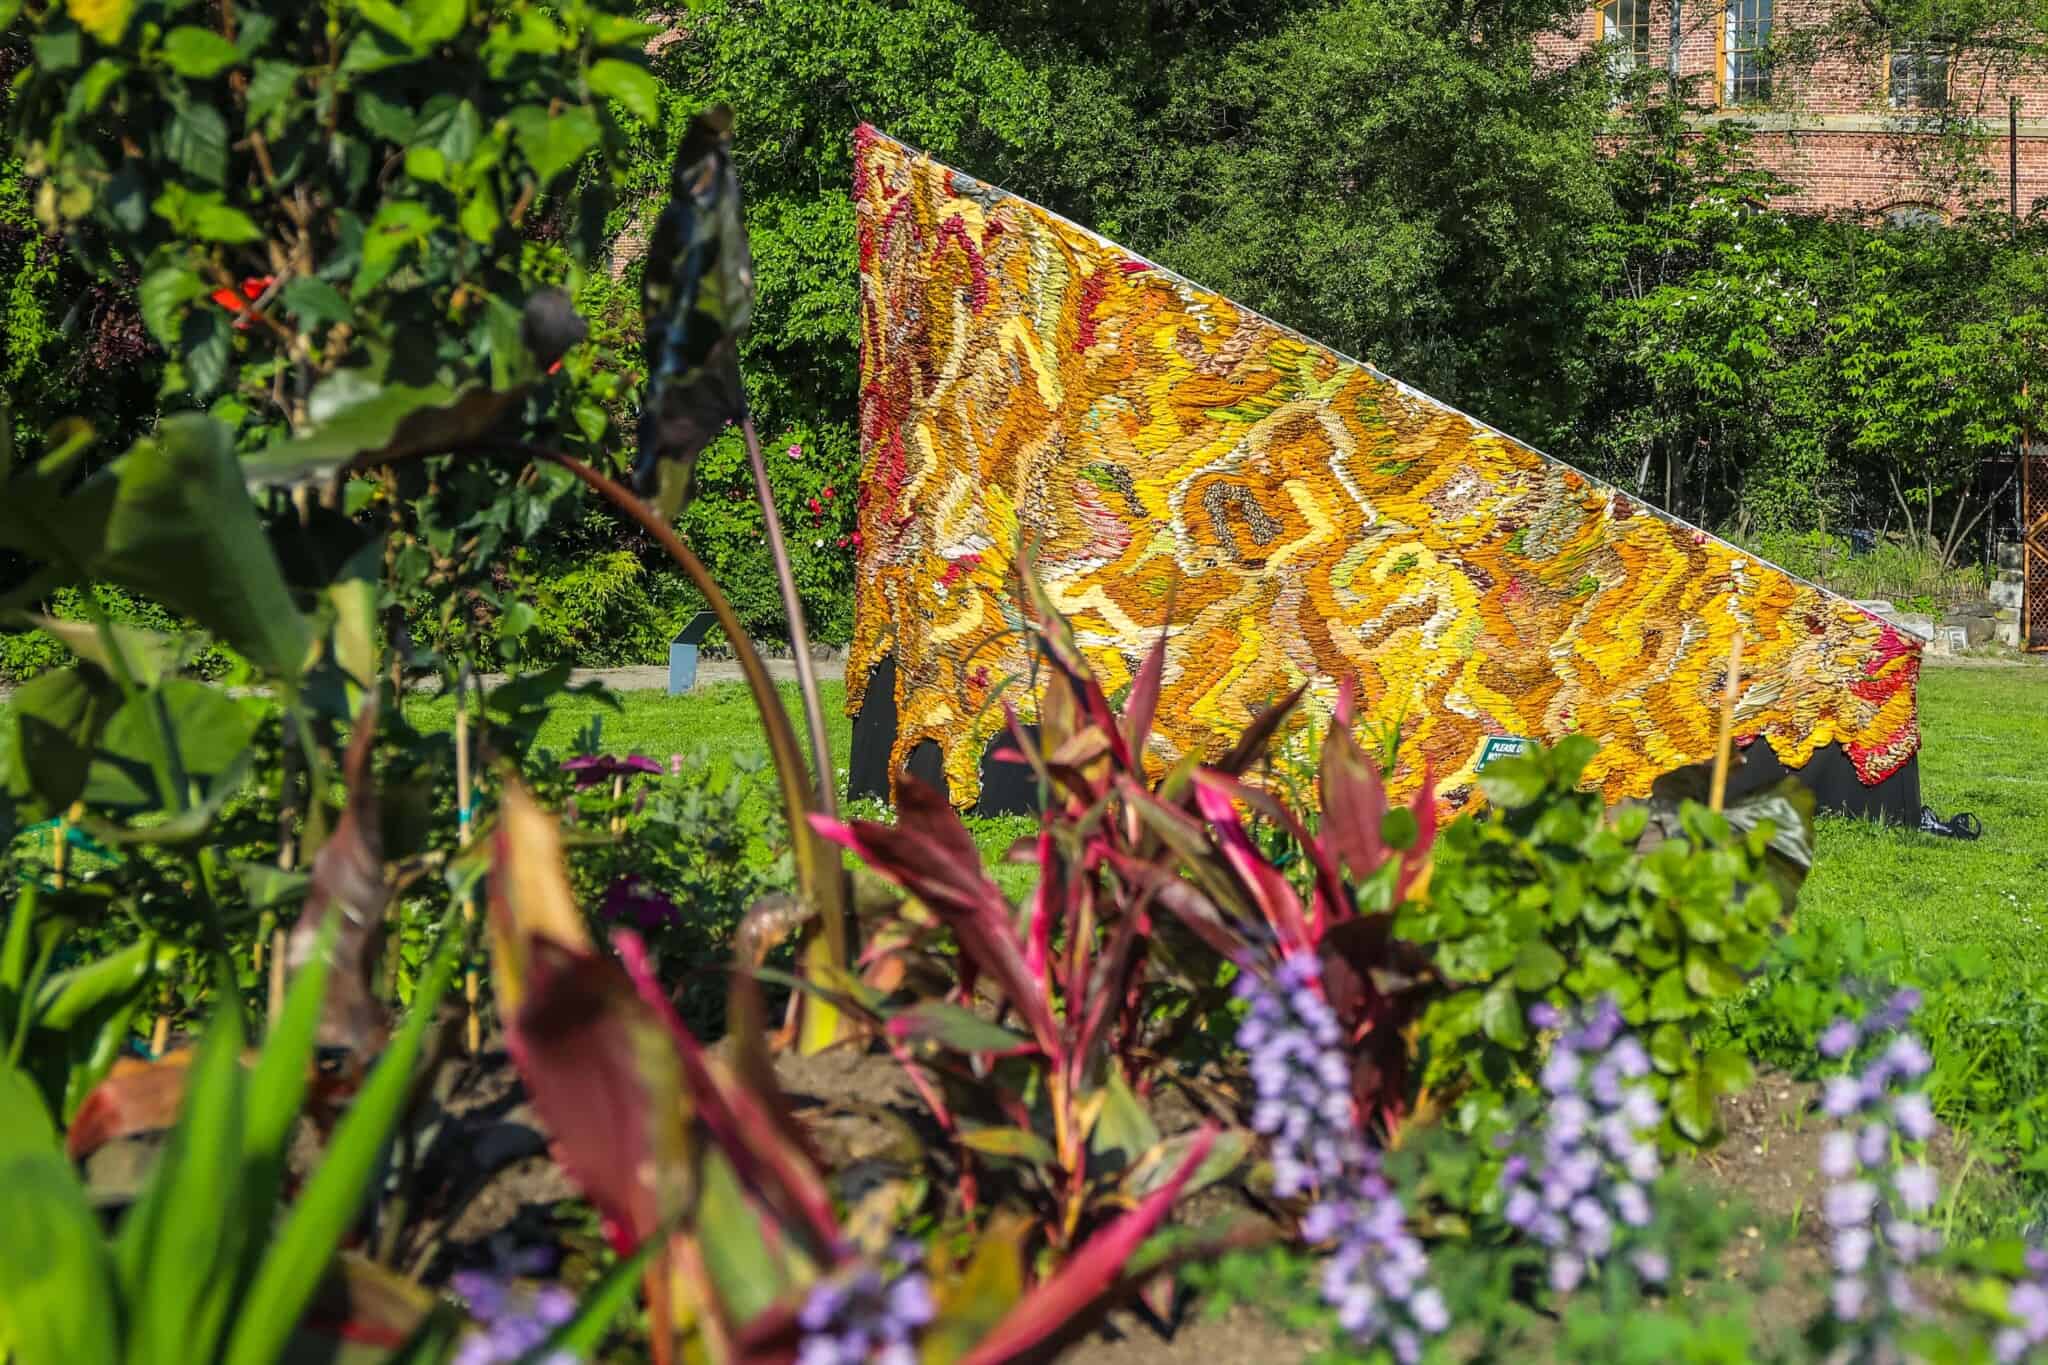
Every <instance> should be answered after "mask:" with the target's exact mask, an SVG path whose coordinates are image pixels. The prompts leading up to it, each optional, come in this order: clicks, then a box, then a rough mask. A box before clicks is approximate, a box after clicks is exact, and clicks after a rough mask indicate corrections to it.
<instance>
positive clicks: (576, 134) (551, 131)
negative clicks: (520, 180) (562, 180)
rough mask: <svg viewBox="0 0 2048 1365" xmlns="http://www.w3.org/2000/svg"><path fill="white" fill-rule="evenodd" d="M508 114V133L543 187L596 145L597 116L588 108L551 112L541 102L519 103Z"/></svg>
mask: <svg viewBox="0 0 2048 1365" xmlns="http://www.w3.org/2000/svg"><path fill="white" fill-rule="evenodd" d="M510 117H511V120H512V136H513V138H514V139H515V140H516V141H517V142H518V144H519V150H520V152H521V154H522V155H524V156H525V157H526V160H527V162H528V163H529V164H531V165H532V167H533V173H534V175H535V176H537V177H538V178H539V180H540V183H541V185H542V186H543V187H546V186H548V185H551V184H552V183H553V182H554V179H555V177H556V176H558V175H560V174H561V173H562V172H563V171H566V170H568V169H569V168H570V167H571V166H574V165H575V164H576V163H577V162H578V161H580V160H582V159H583V157H584V154H585V153H587V152H589V151H590V149H591V148H593V147H595V146H596V145H597V119H596V117H595V116H594V115H593V114H592V113H591V112H590V111H589V110H588V109H564V110H563V111H562V112H561V113H559V114H551V113H549V112H548V110H547V108H546V107H545V106H544V105H538V104H522V105H520V106H519V107H518V108H517V109H514V110H513V111H512V113H511V115H510Z"/></svg>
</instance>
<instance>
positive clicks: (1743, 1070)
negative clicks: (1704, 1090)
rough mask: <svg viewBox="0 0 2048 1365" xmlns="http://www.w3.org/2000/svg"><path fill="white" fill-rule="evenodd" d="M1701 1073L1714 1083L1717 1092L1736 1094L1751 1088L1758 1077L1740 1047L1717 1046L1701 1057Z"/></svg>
mask: <svg viewBox="0 0 2048 1365" xmlns="http://www.w3.org/2000/svg"><path fill="white" fill-rule="evenodd" d="M1700 1074H1701V1075H1703V1076H1705V1077H1706V1078H1707V1079H1708V1081H1710V1082H1711V1083H1712V1084H1713V1087H1714V1090H1715V1092H1716V1093H1718V1094H1722V1095H1734V1094H1738V1093H1740V1092H1741V1091H1744V1090H1747V1089H1748V1088H1749V1083H1750V1082H1751V1081H1753V1080H1755V1079H1756V1068H1755V1067H1754V1066H1752V1065H1751V1064H1750V1060H1749V1058H1748V1057H1746V1056H1744V1055H1743V1054H1742V1052H1741V1051H1740V1050H1739V1049H1737V1048H1733V1047H1717V1048H1715V1049H1714V1050H1713V1051H1712V1052H1709V1053H1708V1054H1707V1055H1706V1056H1705V1057H1704V1058H1703V1059H1701V1061H1700Z"/></svg>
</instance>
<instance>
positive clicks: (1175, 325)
mask: <svg viewBox="0 0 2048 1365" xmlns="http://www.w3.org/2000/svg"><path fill="white" fill-rule="evenodd" d="M856 152H857V155H856V170H855V176H856V180H855V191H854V208H855V214H856V218H857V230H858V237H859V246H860V286H861V310H860V326H861V368H860V383H861V391H860V423H861V447H862V452H863V477H862V486H861V492H860V497H861V502H860V519H859V529H860V538H859V542H858V543H859V559H858V568H857V584H856V606H855V624H854V640H853V647H852V650H851V652H850V655H849V659H848V666H847V705H848V709H849V710H850V711H858V710H859V708H860V706H861V704H862V701H863V694H864V689H865V687H866V685H867V681H868V676H869V674H870V672H871V671H872V670H873V669H874V668H875V666H876V665H877V664H878V663H879V662H880V661H881V660H882V659H883V658H884V657H885V656H887V655H889V654H891V653H893V654H894V655H895V659H896V673H895V676H896V697H895V701H896V708H895V709H896V718H897V732H896V737H895V748H894V752H893V759H894V762H893V763H892V770H893V769H894V768H896V767H900V766H901V765H902V764H903V763H904V762H905V760H906V759H907V757H908V755H909V754H910V752H911V750H912V749H913V748H914V747H915V746H916V745H917V744H919V743H920V742H921V741H923V740H926V739H929V740H933V741H935V742H936V743H937V745H938V747H939V749H940V751H941V753H942V754H943V755H944V760H945V772H946V779H947V785H948V788H949V789H950V792H951V794H952V797H953V800H954V801H955V802H956V803H958V804H969V803H971V802H972V801H973V800H974V798H975V795H976V793H977V791H978V787H979V779H980V773H979V763H980V760H981V756H982V754H983V751H984V747H985V745H986V744H987V742H988V740H989V739H990V738H991V737H992V736H994V735H995V734H997V733H998V732H999V731H1000V730H1001V729H1002V726H1003V717H1002V708H1001V705H1000V702H996V703H993V704H992V703H991V699H992V698H994V697H996V696H997V689H998V688H999V686H1000V685H1001V684H1002V683H1003V682H1004V680H1005V679H1012V678H1018V677H1022V676H1025V675H1026V674H1027V673H1028V670H1029V668H1030V665H1031V648H1030V643H1029V641H1028V639H1027V638H1026V637H1025V635H1024V634H1023V632H1022V626H1023V620H1022V617H1021V614H1020V611H1019V608H1018V605H1017V600H1016V583H1015V578H1014V573H1015V569H1016V558H1017V555H1018V553H1019V549H1020V547H1022V546H1024V545H1026V544H1029V545H1031V546H1032V547H1034V555H1035V557H1034V565H1035V569H1036V572H1037V574H1038V576H1039V579H1040V581H1041V582H1042V583H1043V584H1044V586H1045V588H1046V590H1047V592H1048V593H1049V595H1050V597H1051V599H1052V601H1053V602H1054V604H1055V605H1056V606H1058V608H1059V609H1060V610H1061V611H1062V612H1063V613H1064V614H1066V615H1067V616H1068V617H1069V618H1070V619H1071V621H1072V623H1073V627H1074V630H1075V633H1076V636H1077V638H1078V640H1079V642H1080V644H1081V646H1082V648H1083V651H1084V652H1085V653H1086V655H1087V656H1088V658H1089V660H1090V662H1091V664H1092V665H1093V666H1094V668H1095V670H1096V672H1097V675H1098V677H1099V678H1100V679H1101V681H1102V685H1103V687H1104V689H1105V690H1106V691H1108V692H1109V693H1110V695H1111V696H1115V695H1116V694H1117V692H1118V690H1119V689H1120V688H1121V687H1123V686H1124V685H1126V684H1127V683H1128V682H1129V681H1130V678H1131V676H1132V674H1133V672H1134V671H1135V669H1136V668H1137V666H1138V664H1139V663H1140V662H1141V661H1142V659H1143V658H1144V655H1145V652H1146V651H1147V649H1148V648H1149V647H1150V646H1151V644H1152V642H1153V641H1154V640H1155V639H1156V638H1157V637H1158V634H1159V632H1160V630H1161V628H1162V626H1164V627H1165V628H1166V629H1167V630H1168V635H1169V645H1168V653H1167V660H1166V671H1165V683H1164V687H1163V689H1162V692H1161V696H1160V701H1159V708H1158V721H1157V726H1156V738H1155V740H1154V749H1155V753H1154V756H1155V757H1156V758H1157V759H1159V760H1160V761H1162V762H1170V761H1172V760H1173V759H1174V758H1177V757H1178V756H1180V755H1182V754H1185V753H1188V752H1199V753H1202V754H1204V755H1208V756H1213V755H1215V754H1217V753H1219V752H1220V751H1221V750H1222V749H1223V748H1224V747H1226V746H1227V745H1228V743H1229V742H1230V740H1231V739H1232V738H1233V737H1234V736H1235V735H1236V733H1237V732H1238V731H1240V730H1242V729H1243V727H1244V726H1245V724H1246V723H1247V722H1248V721H1249V720H1250V718H1251V717H1252V715H1253V714H1254V713H1255V712H1256V711H1257V710H1258V709H1259V708H1261V707H1263V706H1266V705H1269V704H1270V703H1272V702H1273V701H1274V700H1276V699H1277V698H1280V697H1283V696H1285V695H1286V694H1287V693H1289V692H1291V691H1292V690H1293V689H1294V688H1295V687H1296V686H1297V685H1298V684H1300V683H1302V682H1304V681H1306V682H1308V683H1310V684H1311V692H1310V697H1309V699H1308V702H1307V703H1306V704H1305V705H1304V707H1303V714H1302V716H1301V718H1300V720H1299V721H1298V723H1296V724H1295V725H1294V727H1293V729H1292V730H1291V731H1290V732H1289V735H1290V737H1289V738H1287V739H1284V740H1283V741H1282V745H1281V757H1282V761H1286V759H1287V757H1288V755H1289V754H1290V753H1292V754H1293V755H1294V756H1295V757H1297V758H1303V759H1305V758H1306V757H1307V749H1308V739H1307V737H1308V735H1309V734H1310V733H1312V732H1316V731H1319V730H1320V729H1321V728H1322V727H1323V726H1326V725H1327V723H1328V718H1329V716H1330V715H1331V713H1332V710H1333V707H1334V702H1335V699H1336V695H1337V691H1338V688H1339V685H1340V680H1342V679H1344V678H1346V677H1356V678H1357V680H1358V683H1359V686H1360V695H1361V701H1362V706H1361V711H1362V714H1363V715H1365V716H1366V717H1368V718H1370V719H1372V720H1373V721H1375V722H1376V723H1378V724H1379V725H1381V726H1390V725H1398V727H1399V740H1398V748H1397V755H1398V767H1397V769H1396V772H1395V774H1394V776H1393V778H1392V780H1391V781H1390V784H1389V785H1390V788H1391V790H1392V791H1393V792H1395V793H1396V794H1404V793H1406V792H1409V791H1412V790H1414V788H1415V786H1416V785H1417V784H1419V783H1420V782H1421V781H1422V780H1423V774H1424V772H1425V771H1427V772H1429V773H1431V774H1432V775H1433V777H1434V780H1435V782H1436V784H1437V789H1438V791H1439V793H1440V794H1441V796H1442V797H1443V799H1444V800H1445V802H1446V803H1447V804H1449V805H1451V806H1453V807H1456V806H1463V805H1469V804H1471V803H1473V802H1475V801H1477V800H1478V799H1479V798H1478V795H1477V786H1476V782H1475V777H1476V773H1477V770H1478V767H1479V764H1480V761H1481V758H1482V754H1483V753H1485V752H1486V751H1487V749H1488V740H1489V738H1498V737H1513V738H1526V739H1538V740H1543V741H1545V742H1552V741H1555V740H1556V739H1558V738H1560V737H1562V736H1564V735H1566V734H1570V733H1582V734H1586V735H1589V736H1591V737H1593V738H1594V739H1596V740H1598V741H1599V743H1600V746H1601V747H1600V752H1599V755H1598V757H1597V758H1595V759H1594V760H1593V762H1592V764H1591V766H1590V767H1589V768H1588V769H1587V772H1586V780H1587V781H1588V782H1589V783H1590V784H1592V785H1594V786H1596V787H1597V788H1598V789H1600V790H1601V791H1602V793H1603V794H1604V795H1605V796H1606V797H1607V798H1608V799H1610V800H1619V799H1623V798H1628V797H1640V796H1644V795H1647V794H1648V792H1649V790H1650V786H1651V783H1652V782H1653V781H1654V779H1656V778H1657V777H1658V776H1659V775H1660V774H1663V773H1665V772H1668V771H1670V770H1672V769H1674V768H1678V767H1682V766H1684V765H1687V764H1691V763H1698V762H1702V761H1705V760H1708V759H1711V758H1712V757H1713V755H1714V751H1715V745H1716V731H1717V726H1718V721H1719V715H1720V707H1721V700H1722V692H1723V688H1724V685H1725V673H1726V669H1727V663H1728V658H1729V647H1730V643H1731V639H1732V637H1733V635H1734V634H1735V633H1736V632H1738V631H1739V632H1740V633H1741V635H1742V638H1743V645H1742V653H1741V669H1740V693H1739V697H1738V700H1737V703H1736V709H1735V720H1736V724H1735V728H1736V731H1737V733H1738V735H1739V736H1741V737H1743V738H1744V739H1750V738H1760V739H1762V740H1764V741H1767V742H1768V743H1769V745H1770V747H1771V748H1772V750H1773V751H1774V752H1775V753H1776V755H1777V756H1778V758H1779V759H1780V761H1782V762H1783V763H1784V765H1785V766H1787V767H1791V768H1797V767H1801V766H1803V765H1805V764H1806V762H1807V761H1808V759H1809V758H1811V757H1812V756H1813V755H1814V753H1815V752H1816V751H1817V750H1819V749H1821V748H1823V747H1824V746H1827V745H1829V744H1832V743H1839V744H1840V745H1841V746H1842V748H1843V750H1844V751H1845V752H1846V753H1847V755H1848V757H1849V760H1850V761H1851V763H1853V765H1854V767H1855V770H1856V774H1857V776H1858V777H1859V778H1860V779H1861V780H1862V781H1863V782H1864V783H1866V784H1875V783H1877V782H1880V781H1882V780H1883V779H1884V778H1886V777H1887V776H1889V775H1890V774H1891V773H1893V772H1894V771H1896V770H1897V769H1899V768H1900V767H1901V765H1903V764H1905V763H1906V762H1907V760H1908V759H1910V758H1911V757H1912V756H1913V754H1914V752H1915V751H1916V750H1917V748H1918V747H1919V728H1918V718H1917V714H1916V709H1915V691H1916V684H1917V680H1918V677H1919V669H1920V653H1921V645H1920V641H1919V640H1918V639H1916V638H1915V637H1913V636H1911V635H1908V634H1905V633H1903V632H1901V631H1900V630H1898V629H1897V628H1896V627H1894V626H1892V625H1891V624H1889V623H1887V622H1886V621H1884V620H1883V619H1881V618H1879V617H1877V616H1874V615H1871V614H1870V613H1868V612H1866V611H1864V610H1863V609H1862V608H1860V607H1858V606H1856V605H1855V604H1854V603H1851V602H1849V601H1846V600H1844V599H1843V598H1840V597H1837V596H1835V595H1834V594H1832V593H1829V592H1827V591H1826V590H1824V589H1822V588H1819V587H1816V586H1814V585H1813V584H1810V583H1807V582H1806V581H1804V580H1802V579H1799V578H1796V577H1794V576H1793V575H1791V574H1789V573H1787V572H1785V571H1784V570H1781V569H1779V568H1777V567H1775V566H1773V565H1771V564H1768V563H1766V562H1764V561H1762V560H1759V559H1757V558H1756V557H1755V556H1753V555H1750V554H1747V553H1745V552H1744V551H1742V550H1740V549H1738V548H1736V547H1735V546H1732V545H1729V544H1727V543H1726V542H1724V541H1721V540H1718V539H1716V538H1715V537H1713V536H1711V535H1708V534H1707V533H1705V532H1704V531H1701V530H1698V529H1696V528H1694V527H1692V526H1689V525H1687V524H1685V523H1684V522H1681V521H1679V520H1677V519H1676V518H1673V517H1670V516H1666V515H1665V514H1663V513H1661V512H1659V511H1657V510H1656V509H1654V508H1652V507H1649V506H1647V505H1645V504H1643V503H1642V502H1640V501H1638V500H1636V499H1635V498H1632V497H1630V496H1628V495H1627V494H1625V493H1623V492H1621V491H1620V490H1617V489H1615V488H1612V487H1609V486H1608V485H1605V484H1603V483H1601V482H1599V481H1597V480H1595V479H1592V478H1590V477H1588V476H1586V475H1584V474H1581V473H1579V472H1578V471H1577V470H1574V469H1572V468H1570V467H1569V466H1567V465H1565V464H1564V463H1563V462H1561V461H1558V460H1555V459H1552V458H1550V457H1549V456H1546V455H1543V454H1542V453H1540V452H1538V451H1536V450H1533V449H1531V448H1530V447H1528V446H1526V445H1523V444H1522V443H1520V442H1518V441H1516V440H1514V439H1513V438H1511V437H1509V436H1506V435H1504V434H1502V433H1501V432H1498V431H1495V430H1494V429H1492V428H1491V427H1488V426H1486V425H1485V424H1484V423H1481V422H1479V421H1476V420H1474V419H1473V418H1470V417H1468V416H1466V415H1465V414H1463V413H1461V412H1459V411H1457V410H1456V409H1454V408H1452V407H1450V406H1448V405H1446V404H1444V403H1440V402H1438V401H1436V400H1435V399H1433V398H1430V397H1428V396H1427V395H1425V394H1422V393H1418V392H1417V391H1415V390H1414V389H1412V388H1409V387H1408V386H1406V385H1404V384H1401V383H1399V382H1398V381H1396V380H1394V379H1391V378H1389V377H1387V376H1386V375H1383V374H1381V373H1380V372H1379V371H1377V370H1375V369H1373V368H1372V367H1371V366H1370V365H1366V364H1363V363H1361V362H1359V361H1356V360H1352V359H1350V358H1348V357H1345V356H1343V355H1339V354H1338V353H1337V352H1335V351H1333V350H1330V349H1329V348H1327V347H1324V346H1320V345H1317V344H1316V343H1314V342H1312V341H1310V340H1308V339H1306V338H1304V337H1302V336H1300V335H1298V334H1296V333H1294V332H1292V331H1290V330H1288V329H1287V328H1285V327H1282V326H1280V325H1279V324H1277V323H1274V322H1272V321H1270V320H1268V319H1266V318H1264V317H1262V316H1260V315H1258V314H1257V313H1254V312H1252V311H1251V310H1249V309H1246V308H1243V307H1241V306H1239V305H1237V304H1235V303H1232V302H1231V301H1230V300H1228V299H1225V298H1223V297H1221V296H1219V295H1217V294H1214V293H1211V292H1209V291H1207V290H1204V289H1201V288H1199V287H1198V286H1196V285H1194V284H1191V283H1189V282H1188V281H1187V280H1184V279H1182V278H1180V277H1179V276H1177V275H1174V274H1172V273H1171V272H1169V271H1167V270H1164V269H1162V268H1160V267H1159V266H1156V265H1153V264H1152V263H1151V262H1148V261H1145V260H1143V259H1140V258H1139V257H1136V256H1134V255H1132V254H1131V253H1130V252H1128V251H1125V250H1124V249H1123V248H1121V247H1119V246H1117V245H1115V244H1114V243H1112V242H1109V241H1107V240H1105V239H1104V238H1102V237H1100V236H1097V235H1096V234H1094V233H1092V232H1089V231H1087V230H1085V229H1083V228H1080V227H1077V226H1076V225H1074V224H1072V223H1070V222H1068V221H1066V220H1065V219H1063V218H1060V217H1059V216H1058V215H1056V214H1053V213H1051V212H1050V211H1048V210H1046V209H1043V208H1040V207H1039V206H1037V205H1035V204H1032V203H1030V202H1028V201H1027V200H1024V199H1021V198H1018V197H1017V196H1015V195H1012V194H1008V193H1006V192H1004V191H1002V190H999V189H996V188H994V187H992V186H989V185H987V184H984V183H983V182H981V181H979V180H975V179H973V178H972V177H970V176H967V175H965V174H963V173H961V172H959V171H956V170H953V169H951V168H949V167H947V166H944V165H942V164H940V163H938V162H936V161H934V160H932V159H931V158H930V157H928V156H925V155H923V154H921V153H918V152H916V151H913V150H912V149H910V148H908V147H906V146H904V145H903V144H902V143H899V142H896V141H894V140H892V139H890V138H888V137H885V136H883V135H882V134H880V133H878V132H876V131H875V130H874V129H872V128H867V127H863V128H861V129H860V130H859V132H858V133H857V134H856ZM1169 603H1170V604H1171V608H1170V609H1171V613H1172V619H1171V620H1170V621H1169V620H1168V619H1167V613H1168V610H1169ZM1001 697H1002V699H1006V700H1011V701H1014V702H1016V703H1017V704H1018V705H1019V707H1020V710H1022V711H1024V712H1025V719H1027V720H1028V719H1030V718H1031V717H1030V714H1029V710H1030V703H1031V699H1030V697H1029V695H1028V689H1025V688H1019V687H1009V688H1007V689H1005V690H1003V691H1002V693H1001ZM1290 746H1291V748H1290Z"/></svg>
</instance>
